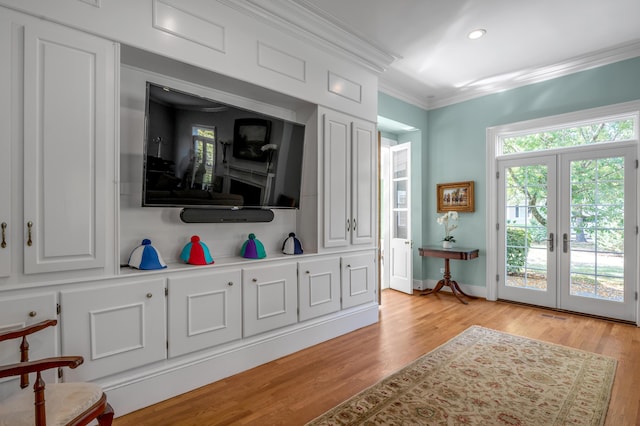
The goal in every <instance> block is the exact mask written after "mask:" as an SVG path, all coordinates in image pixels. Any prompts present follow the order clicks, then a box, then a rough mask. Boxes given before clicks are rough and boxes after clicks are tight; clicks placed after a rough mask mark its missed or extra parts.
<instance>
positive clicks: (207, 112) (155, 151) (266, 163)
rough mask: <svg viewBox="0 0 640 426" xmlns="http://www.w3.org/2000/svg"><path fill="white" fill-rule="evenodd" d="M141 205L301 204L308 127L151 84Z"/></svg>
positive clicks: (231, 206)
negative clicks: (305, 139) (305, 140)
mask: <svg viewBox="0 0 640 426" xmlns="http://www.w3.org/2000/svg"><path fill="white" fill-rule="evenodd" d="M145 114H146V117H145V127H146V128H145V140H144V181H143V196H142V205H143V206H145V207H146V206H157V207H183V208H184V207H189V208H216V209H234V210H235V209H249V208H251V209H256V208H260V209H265V208H298V207H299V204H300V190H301V184H302V164H303V153H304V133H305V126H304V125H302V124H299V123H294V122H290V121H287V120H283V119H281V118H277V117H272V116H269V115H265V114H261V113H259V112H256V111H249V110H246V109H242V108H238V107H236V106H233V105H229V104H225V103H223V102H219V101H216V100H214V99H207V98H204V97H202V96H198V95H194V94H189V93H185V92H183V91H180V90H175V89H172V88H169V87H166V86H161V85H158V84H154V83H151V82H147V95H146V111H145Z"/></svg>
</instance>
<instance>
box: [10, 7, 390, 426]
mask: <svg viewBox="0 0 640 426" xmlns="http://www.w3.org/2000/svg"><path fill="white" fill-rule="evenodd" d="M102 3H104V6H103V4H102ZM102 3H101V2H99V1H97V2H84V1H81V2H78V1H76V0H61V1H60V2H57V3H56V4H55V5H54V4H53V3H51V2H48V1H44V0H38V1H33V2H23V1H21V0H0V4H2V5H3V6H7V7H8V8H5V7H2V6H0V56H1V57H2V60H1V61H0V93H2V94H3V95H4V96H0V225H1V224H6V227H4V226H3V227H2V228H0V329H3V328H9V327H19V326H21V325H26V324H32V323H35V322H38V321H41V320H44V319H49V318H58V319H59V326H58V327H56V328H52V329H48V330H47V331H45V332H44V333H43V334H42V336H38V337H34V339H32V340H31V341H30V343H31V347H32V355H33V357H34V358H38V357H41V356H50V355H56V354H63V355H81V356H83V357H84V364H83V365H82V366H81V367H80V368H77V369H74V370H65V372H64V377H63V380H91V381H96V382H98V383H100V384H101V385H103V386H104V388H105V390H106V392H107V394H108V397H109V400H110V402H111V403H112V405H113V406H114V408H115V410H116V415H117V416H119V415H122V414H125V413H127V412H129V411H132V410H134V409H138V408H141V407H142V406H144V405H146V404H151V403H155V402H158V401H160V400H162V399H164V398H168V397H171V396H174V395H176V394H178V393H181V392H186V391H188V390H191V389H193V388H195V387H197V386H202V385H204V384H206V383H209V382H210V381H213V380H218V379H220V378H223V377H227V376H228V375H230V374H234V373H236V372H239V371H243V370H244V369H247V368H251V367H253V366H256V365H259V364H261V363H264V362H267V361H271V360H273V359H275V358H278V357H280V356H284V355H287V354H289V353H292V352H294V351H296V350H300V349H303V348H305V347H308V346H310V345H313V344H317V343H320V342H322V341H324V340H327V339H330V338H332V337H336V336H338V335H341V334H344V333H347V332H350V331H352V330H355V329H357V328H360V327H363V326H366V325H369V324H372V323H374V322H376V321H377V320H378V312H377V305H376V302H375V300H376V291H377V284H376V279H375V276H376V275H375V265H376V260H375V259H376V247H375V246H376V226H375V223H376V209H375V205H376V199H375V191H376V185H377V177H376V167H375V164H376V138H375V124H374V123H373V121H374V120H375V111H376V104H375V100H376V99H377V93H376V87H375V84H376V81H377V78H376V77H375V76H374V75H373V74H372V73H371V71H370V70H368V69H367V68H366V67H362V66H361V64H358V63H354V62H350V61H348V60H345V59H344V58H342V57H341V56H336V55H333V54H331V53H330V51H327V50H325V49H318V48H317V47H316V46H315V44H309V43H305V42H304V40H303V38H300V37H292V36H291V34H290V33H289V32H288V31H282V32H279V31H278V30H277V28H276V27H271V26H269V24H266V23H265V22H263V21H262V20H256V19H255V16H254V15H252V14H249V15H244V14H242V13H241V12H240V9H244V7H243V8H240V9H236V8H235V7H229V6H228V4H227V3H228V2H186V3H185V2H177V1H175V2H174V1H172V0H167V1H165V0H154V1H150V2H141V3H139V4H136V6H135V7H132V3H131V2H129V1H125V0H110V1H109V2H102ZM232 3H233V2H232ZM174 6H175V7H174ZM178 6H180V7H178ZM152 7H155V9H154V8H152ZM248 7H249V8H250V7H251V6H250V5H248ZM181 8H184V9H185V10H182V9H181ZM18 10H19V11H21V12H18ZM154 11H155V12H161V13H160V14H161V15H162V16H164V17H166V18H172V17H174V18H180V19H183V20H184V19H186V20H187V22H198V23H200V24H202V25H203V26H204V27H203V28H204V33H203V35H202V37H195V38H194V37H193V34H192V32H193V31H200V30H202V28H199V29H198V28H195V29H194V28H193V27H192V26H189V25H182V26H181V27H180V28H178V29H176V31H177V32H171V31H168V30H167V28H165V27H166V26H165V25H164V24H163V23H162V22H159V21H158V17H159V15H157V13H156V14H155V15H154V13H153V12H154ZM200 11H206V12H207V13H208V16H210V17H211V19H212V21H211V22H210V21H206V20H201V19H200V18H199V16H200V13H198V12H200ZM125 13H127V14H129V15H128V19H126V20H124V21H123V20H122V16H124V14H125ZM172 14H173V15H172ZM154 19H155V21H154ZM169 21H170V19H169V20H167V21H166V22H169ZM214 21H215V22H214ZM264 28H268V30H269V31H263V29H264ZM80 29H83V30H84V31H86V32H83V31H81V30H80ZM178 30H179V31H178ZM212 31H213V32H214V34H218V35H219V37H218V38H215V37H213V38H212V37H211V35H212V33H211V32H212ZM216 31H217V32H216ZM262 37H264V39H262ZM112 40H119V41H120V42H122V43H125V44H128V46H127V49H128V50H129V52H133V54H134V56H136V54H137V53H141V55H140V56H141V59H140V61H141V62H145V60H148V62H149V63H148V64H145V67H146V69H149V70H153V72H156V73H163V72H165V71H166V73H167V75H169V76H171V72H169V70H166V68H167V67H163V66H155V65H154V64H156V59H157V58H158V57H159V55H165V56H166V59H167V61H166V62H168V63H170V64H173V65H172V66H173V67H175V68H178V69H180V73H177V74H179V77H180V78H186V79H187V80H188V78H189V77H193V80H194V81H193V83H197V84H200V85H205V86H206V85H209V86H208V87H211V88H212V89H215V90H220V91H222V92H225V91H229V92H236V94H235V95H234V94H233V93H230V94H229V96H230V99H234V97H235V96H236V95H237V96H239V97H246V96H254V95H255V96H256V99H255V100H254V101H255V104H256V105H262V106H265V107H266V108H271V107H273V108H275V109H277V110H283V111H285V110H286V111H288V112H287V113H291V114H292V118H296V119H301V120H302V121H306V122H307V123H306V124H307V131H308V132H309V134H308V138H307V139H311V141H310V142H311V143H310V144H309V145H310V146H311V147H312V152H311V158H314V157H315V155H316V154H318V157H319V160H318V162H317V169H316V164H314V165H313V167H307V169H306V171H305V173H307V174H311V175H312V176H305V180H306V182H307V188H308V192H307V193H306V194H304V195H303V197H304V200H305V203H307V204H306V206H305V207H306V210H305V209H301V211H300V214H299V215H298V217H297V218H296V219H295V220H294V221H287V220H283V219H282V217H280V218H276V220H275V221H274V223H270V224H259V225H256V227H258V229H260V228H259V227H263V228H262V229H260V230H262V231H268V232H263V233H261V235H267V236H268V237H267V238H270V239H271V240H272V241H271V242H270V244H267V251H268V252H269V258H267V259H261V260H248V259H242V258H239V257H238V258H234V257H233V256H229V255H228V253H230V252H234V251H237V250H236V249H235V246H236V244H237V243H238V242H239V241H241V240H242V239H244V238H246V233H247V230H246V225H243V224H240V225H233V224H214V225H211V224H207V225H201V226H199V225H192V224H189V225H186V224H183V223H180V222H179V220H178V214H177V213H176V209H174V210H170V209H166V210H165V211H162V212H159V211H158V210H143V209H142V208H141V207H139V203H136V200H137V197H139V194H140V190H139V189H138V188H136V185H137V184H138V182H137V181H136V180H135V179H140V175H141V173H137V169H136V167H141V164H142V163H141V161H142V159H141V158H139V157H141V155H140V152H139V151H137V150H136V149H138V148H139V146H141V144H142V141H143V135H142V133H143V127H142V124H141V123H143V121H144V114H143V113H141V110H144V106H142V107H141V106H140V103H139V102H137V101H136V99H137V98H136V97H135V96H133V97H127V96H126V95H127V94H126V93H124V96H122V95H123V92H122V91H121V87H125V88H127V89H130V87H128V85H130V84H132V82H131V81H126V82H124V81H121V80H120V77H121V76H120V70H121V69H120V46H119V45H118V43H115V42H113V41H112ZM212 40H213V41H212ZM216 40H218V41H221V43H222V44H221V45H220V46H217V45H216V44H215V43H213V42H214V41H216ZM212 43H213V44H212ZM272 46H278V47H277V49H276V48H274V47H272ZM123 50H124V49H123ZM149 52H155V53H154V54H153V55H155V56H153V55H151V56H150V54H149ZM145 58H146V59H145ZM178 61H182V62H178ZM161 63H165V62H161ZM186 63H189V64H192V65H189V66H187V65H185V64H186ZM193 65H199V66H201V67H202V68H198V69H196V68H195V66H193ZM168 68H171V67H168ZM238 70H239V71H240V76H239V77H238V80H235V79H233V78H231V77H230V76H235V75H236V72H238ZM174 71H175V70H174ZM183 72H184V73H183ZM216 73H220V74H216ZM174 74H175V73H174ZM213 74H216V75H215V76H213ZM184 76H187V77H184ZM329 79H330V80H331V81H333V82H336V81H338V82H342V83H343V84H344V85H347V86H348V90H347V91H346V92H343V91H340V90H339V87H338V86H340V85H332V86H331V87H327V84H326V83H327V81H328V80H329ZM220 85H222V86H220ZM131 90H144V89H143V86H140V87H135V88H134V89H131ZM125 91H126V90H125ZM285 95H286V96H285ZM293 96H299V98H297V99H294V98H293ZM271 103H273V105H271ZM319 104H322V105H325V106H327V107H329V108H334V109H329V108H325V107H318V106H317V105H319ZM270 105H271V106H270ZM300 105H303V107H302V108H298V107H297V106H300ZM297 109H300V111H296V110H297ZM337 110H341V111H345V112H349V113H351V115H350V114H346V113H342V112H338V111H337ZM298 112H299V113H300V117H296V113H298ZM356 116H359V117H365V118H367V117H368V118H369V119H370V120H372V121H371V122H369V121H367V120H364V119H361V118H356ZM316 117H318V118H317V119H316ZM121 121H125V122H126V125H121ZM131 123H134V124H131ZM136 123H137V124H136ZM127 125H128V126H129V127H127ZM119 138H122V139H123V142H122V143H119ZM127 144H129V145H127ZM122 146H126V148H127V149H125V150H123V151H121V152H120V153H119V151H118V150H119V149H120V148H121V147H122ZM132 147H133V148H132ZM130 148H131V149H130ZM134 148H135V149H134ZM118 154H120V155H118ZM314 159H315V158H314ZM134 164H135V166H133V165H134ZM132 176H135V178H133V177H132ZM120 179H125V182H122V181H121V180H120ZM127 179H128V180H127ZM123 200H125V201H126V203H123V202H122V201H123ZM132 200H133V201H132ZM123 204H124V205H123ZM309 206H311V207H309ZM313 210H317V212H316V211H314V212H313V214H310V215H309V214H308V213H310V212H311V211H313ZM133 211H135V212H133ZM132 212H133V213H132ZM140 213H143V214H142V216H143V217H144V220H141V221H140V222H138V223H127V224H126V226H123V222H126V221H127V220H131V218H133V217H135V218H136V219H134V220H132V221H131V222H136V220H137V217H138V216H137V214H140ZM290 213H291V212H287V214H286V215H285V214H284V213H283V214H282V216H283V217H286V218H293V217H294V214H293V213H291V214H290ZM303 213H305V214H306V216H305V218H301V217H300V216H301V215H302V214H303ZM145 215H146V216H145ZM276 216H278V215H276ZM309 217H312V219H309ZM147 219H149V220H147ZM316 219H317V220H316ZM296 221H297V223H295V222H296ZM141 222H145V224H147V222H148V223H149V224H150V225H148V227H147V228H145V229H144V230H143V231H140V230H139V229H137V226H136V225H137V224H139V223H141ZM296 227H297V228H300V227H303V228H304V229H303V230H300V229H296ZM149 229H152V230H153V233H157V234H158V238H159V239H162V238H164V239H165V241H164V244H167V246H165V247H168V246H170V247H171V249H172V250H173V251H174V253H175V252H178V247H177V246H178V245H180V244H181V241H182V240H180V239H179V238H177V237H176V236H177V235H178V234H179V236H180V238H184V235H187V236H189V235H192V233H197V232H205V233H209V234H208V235H213V236H215V237H216V240H214V241H213V242H214V243H216V244H217V247H216V248H219V247H221V250H226V254H227V256H226V259H222V261H219V259H216V264H214V265H208V266H203V267H198V266H192V265H183V264H176V263H173V264H171V265H170V266H169V268H168V269H166V270H158V271H146V272H141V271H134V270H131V269H129V268H122V269H121V270H120V269H118V268H117V267H115V265H117V264H119V263H120V262H121V259H119V258H120V257H123V256H122V253H124V252H125V251H126V252H130V250H131V249H132V248H133V247H128V246H127V244H122V242H121V241H120V240H119V239H121V238H122V234H123V233H125V234H131V235H127V237H128V238H131V239H133V238H135V240H136V241H140V240H141V239H142V238H146V237H153V235H147V233H148V231H149ZM292 229H295V230H296V231H303V232H302V234H306V235H309V234H312V235H314V238H313V240H314V241H313V243H312V244H310V246H306V247H305V249H306V252H305V254H304V255H302V256H295V257H294V256H284V255H282V254H280V253H277V251H279V248H277V246H279V245H280V244H281V241H282V240H281V238H282V237H284V236H286V234H287V233H288V232H290V231H291V230H292ZM123 230H124V231H123ZM168 230H169V231H170V232H166V231H168ZM220 230H222V232H219V231H220ZM285 231H286V232H285ZM140 234H142V235H140ZM167 234H169V236H167ZM211 239H213V238H211ZM167 240H168V241H169V242H167ZM276 240H277V241H276ZM274 241H276V242H275V243H274ZM3 242H4V243H5V244H2V243H3ZM166 253H169V256H172V257H176V258H177V255H174V254H171V250H164V253H163V254H166ZM165 260H166V257H165ZM172 260H174V261H175V259H172ZM57 305H59V308H60V309H58V306H57ZM8 351H9V349H8V347H7V346H6V345H4V344H2V345H0V361H3V362H4V361H8V360H13V359H14V358H15V356H14V355H7V354H9V353H10V352H8ZM52 380H55V378H52ZM4 389H5V386H4V384H0V398H2V392H3V391H4Z"/></svg>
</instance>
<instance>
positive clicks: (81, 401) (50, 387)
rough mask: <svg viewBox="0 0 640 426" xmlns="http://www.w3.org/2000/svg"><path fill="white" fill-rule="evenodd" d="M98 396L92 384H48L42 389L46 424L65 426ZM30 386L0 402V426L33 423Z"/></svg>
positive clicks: (99, 396)
mask: <svg viewBox="0 0 640 426" xmlns="http://www.w3.org/2000/svg"><path fill="white" fill-rule="evenodd" d="M101 397H102V388H101V387H100V386H98V385H96V384H94V383H51V384H47V386H46V388H45V402H46V404H45V406H46V412H47V426H61V425H66V424H67V423H69V422H70V421H71V420H73V419H74V418H76V417H77V416H78V415H79V414H81V413H82V412H84V411H85V410H87V409H88V408H89V407H91V406H92V405H93V404H95V403H96V402H97V401H98V400H99V399H100V398H101ZM33 403H34V395H33V388H32V387H27V388H25V389H21V390H20V391H19V392H16V393H14V394H13V395H11V396H9V397H8V398H7V399H4V400H2V401H0V426H23V425H24V426H33V425H34V424H35V412H34V411H35V410H34V406H33Z"/></svg>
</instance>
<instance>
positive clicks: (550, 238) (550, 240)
mask: <svg viewBox="0 0 640 426" xmlns="http://www.w3.org/2000/svg"><path fill="white" fill-rule="evenodd" d="M547 242H548V243H549V251H550V252H553V232H550V233H549V238H548V239H547Z"/></svg>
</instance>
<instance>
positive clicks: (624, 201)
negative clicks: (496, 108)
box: [498, 146, 637, 321]
mask: <svg viewBox="0 0 640 426" xmlns="http://www.w3.org/2000/svg"><path fill="white" fill-rule="evenodd" d="M635 157H636V155H635V147H632V146H628V147H620V148H615V149H612V148H610V147H609V148H607V149H600V148H588V149H577V150H570V151H565V152H562V153H559V154H556V155H546V156H535V157H533V156H532V157H528V158H522V159H510V160H501V161H499V163H498V170H499V179H498V185H499V186H498V188H499V191H498V193H499V199H498V201H499V206H500V209H499V211H500V213H499V215H500V216H499V223H500V228H501V229H500V232H499V245H498V247H499V253H498V255H499V259H500V262H501V264H500V265H499V271H502V274H499V275H501V279H500V280H499V285H498V297H499V298H501V299H507V300H514V301H519V302H524V303H531V304H536V305H540V306H547V307H553V308H559V309H563V310H569V311H574V312H581V313H587V314H592V315H599V316H604V317H609V318H617V319H622V320H628V321H634V320H635V316H636V315H635V291H636V288H635V281H636V265H637V263H636V232H635V227H636V220H635V218H636V199H637V196H636V168H635ZM502 277H504V278H502Z"/></svg>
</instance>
